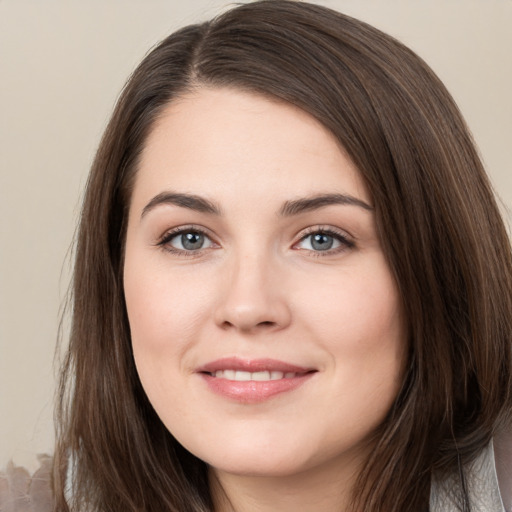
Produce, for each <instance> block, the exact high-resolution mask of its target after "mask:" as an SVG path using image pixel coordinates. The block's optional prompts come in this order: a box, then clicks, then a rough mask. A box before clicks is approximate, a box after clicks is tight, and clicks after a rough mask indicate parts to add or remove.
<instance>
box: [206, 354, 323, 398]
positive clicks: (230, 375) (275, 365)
mask: <svg viewBox="0 0 512 512" xmlns="http://www.w3.org/2000/svg"><path fill="white" fill-rule="evenodd" d="M316 372H317V370H316V369H314V368H308V367H301V366H296V365H293V364H289V363H285V362H283V361H278V360H274V359H257V360H246V359H240V358H236V357H235V358H224V359H219V360H216V361H213V362H211V363H208V364H206V365H204V366H202V367H200V368H199V369H198V370H197V373H198V374H199V375H200V376H201V377H202V378H203V380H204V381H205V382H206V384H207V386H208V388H209V389H210V391H213V392H214V393H215V394H217V395H221V396H223V397H224V398H227V399H229V400H234V401H237V402H240V403H245V404H249V403H259V402H263V401H266V400H268V399H270V398H272V397H274V396H275V395H278V394H282V393H285V392H290V391H293V390H295V389H297V388H299V387H300V386H302V384H304V383H305V382H306V381H307V380H309V378H310V377H312V376H313V375H314V374H315V373H316Z"/></svg>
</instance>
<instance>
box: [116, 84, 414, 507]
mask: <svg viewBox="0 0 512 512" xmlns="http://www.w3.org/2000/svg"><path fill="white" fill-rule="evenodd" d="M169 191H172V192H173V193H180V194H193V195H194V196H199V197H201V198H205V199H207V200H208V201H210V202H211V203H213V204H214V205H215V206H216V207H218V209H219V210H220V214H214V213H211V212H207V211H197V210H196V209H193V208H191V207H190V204H189V205H188V206H186V205H183V204H182V205H181V206H180V205H177V204H172V203H171V202H168V201H167V202H159V201H158V200H155V199H154V198H155V197H160V198H161V197H162V194H163V193H167V192H169ZM326 193H328V194H333V193H337V194H343V195H345V196H349V197H351V198H353V199H354V198H355V199H356V200H357V201H360V203H358V204H327V205H323V206H318V205H317V207H315V208H313V207H312V208H310V209H306V210H303V211H300V212H298V213H297V212H296V213H293V214H290V212H288V213H289V214H288V215H282V209H283V205H284V204H286V202H289V201H294V200H297V199H300V198H306V197H307V198H311V197H313V196H317V195H320V194H326ZM357 201H355V202H356V203H357ZM352 203H354V201H352ZM191 225H192V226H193V229H192V231H194V230H198V229H201V230H203V231H204V232H205V233H206V235H205V238H204V243H203V245H202V246H201V248H199V249H194V250H186V248H184V246H183V243H182V238H181V235H176V234H175V233H174V232H173V233H174V234H169V232H170V231H172V230H175V228H180V227H184V228H187V229H189V228H190V226H191ZM322 230H323V231H334V232H335V233H336V235H334V236H333V238H329V236H331V235H328V238H326V239H324V240H327V241H328V242H331V241H332V242H333V246H332V248H331V249H328V250H320V249H318V246H316V245H313V239H312V237H311V233H317V234H318V233H319V232H322ZM173 236H174V238H172V237H173ZM162 241H163V242H162ZM180 244H181V245H180ZM324 246H325V245H324ZM324 246H322V247H324ZM124 286H125V297H126V305H127V310H128V317H129V322H130V328H131V334H132V343H133V351H134V357H135V362H136V365H137V370H138V372H139V376H140V379H141V382H142V384H143V386H144V389H145V391H146V393H147V395H148V397H149V400H150V401H151V403H152V404H153V406H154V408H155V410H156V411H157V413H158V415H159V416H160V418H161V420H162V421H163V423H164V424H165V425H166V426H167V428H168V429H169V431H170V432H171V433H172V434H173V435H174V436H175V437H176V438H177V439H178V440H179V441H180V442H181V443H182V444H183V445H184V446H185V447H186V448H187V449H188V450H190V451H191V452H192V453H194V454H195V455H196V456H197V457H199V458H200V459H202V460H204V461H205V462H207V463H208V464H209V465H210V467H211V482H212V491H213V496H214V501H215V502H216V510H218V511H228V510H234V509H236V510H237V511H238V512H243V511H246V510H251V511H256V510H257V511H267V510H269V511H270V510H272V511H274V512H275V511H292V510H293V511H296V510H301V511H313V510H323V511H329V510H338V511H339V510H345V508H343V507H346V506H347V503H348V501H349V498H350V490H351V488H352V485H353V483H354V479H355V477H356V476H357V474H358V472H359V470H360V468H361V466H362V464H364V460H365V458H366V457H367V454H368V450H370V449H371V435H372V433H373V432H374V431H375V429H376V427H377V426H378V425H379V424H380V423H381V422H382V421H383V419H384V417H385V415H386V413H387V412H388V411H389V408H390V406H391V405H392V403H393V400H394V399H395V397H396V394H397V392H398V389H399V387H400V383H401V376H402V368H403V362H404V350H405V333H404V328H403V321H402V315H401V305H400V301H399V297H398V292H397V286H396V283H395V282H394V280H393V277H392V275H391V272H390V269H389V267H388V265H387V262H386V259H385V257H384V255H383V252H382V249H381V245H380V243H379V239H378V236H377V233H376V226H375V218H374V212H373V209H372V207H371V198H370V196H369V194H368V191H367V190H366V187H365V185H364V183H363V181H362V179H361V177H360V175H359V172H358V170H357V169H356V168H355V166H354V165H353V164H352V162H351V161H350V160H349V159H348V158H347V156H346V154H345V153H344V151H343V149H342V148H341V147H340V145H339V144H338V143H337V141H336V140H335V138H334V137H333V136H332V134H331V133H330V132H329V131H327V130H326V129H325V128H324V127H323V126H322V125H321V124H320V123H318V122H317V121H316V120H315V119H314V118H312V117H311V116H310V115H308V114H306V113H305V112H303V111H301V110H299V109H297V108H296V107H294V106H292V105H288V104H286V103H281V102H277V101H273V100H269V99H268V98H265V97H262V96H258V95H256V94H250V93H247V92H241V91H237V90H232V89H223V88H220V89H209V88H200V89H197V90H195V91H194V92H193V93H189V94H187V95H184V96H182V97H181V98H180V99H179V100H175V101H174V102H172V103H171V104H169V105H168V106H167V108H166V109H165V111H164V113H163V115H161V116H160V117H159V120H158V121H157V123H156V124H155V126H154V128H153V130H152V132H151V133H150V135H149V138H148V141H147V144H146V146H145V149H144V151H143V153H142V157H141V161H140V166H139V169H138V173H137V176H136V180H135V185H134V189H133V195H132V200H131V205H130V212H129V222H128V229H127V240H126V253H125V268H124ZM234 356H236V357H240V358H244V359H248V360H252V359H259V358H272V359H276V360H279V361H285V362H288V363H291V364H295V365H299V366H301V367H307V368H312V369H314V370H315V372H314V373H313V374H312V375H311V376H310V378H308V379H307V380H306V381H305V383H303V384H302V385H301V386H299V387H298V388H296V389H293V390H291V391H288V392H284V393H280V394H277V395H275V396H272V397H270V398H268V399H265V400H263V401H259V402H256V403H244V402H241V401H238V400H234V399H232V398H230V397H226V396H223V395H219V394H217V393H214V392H213V391H212V390H211V389H210V388H209V386H208V385H207V384H206V383H205V379H204V378H203V376H202V375H201V374H200V373H198V370H197V369H198V368H200V367H201V366H202V365H204V364H206V363H208V362H211V361H214V360H217V359H220V358H224V357H234Z"/></svg>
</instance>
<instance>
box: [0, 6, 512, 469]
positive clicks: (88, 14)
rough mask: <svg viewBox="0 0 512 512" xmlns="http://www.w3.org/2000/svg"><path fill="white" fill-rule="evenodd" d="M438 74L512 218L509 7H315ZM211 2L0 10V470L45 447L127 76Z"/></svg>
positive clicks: (31, 461)
mask: <svg viewBox="0 0 512 512" xmlns="http://www.w3.org/2000/svg"><path fill="white" fill-rule="evenodd" d="M318 3H323V4H324V5H327V6H329V7H332V8H335V9H337V10H340V11H342V12H345V13H347V14H350V15H353V16H355V17H358V18H361V19H363V20H365V21H368V22H369V23H371V24H373V25H375V26H377V27H379V28H381V29H382V30H384V31H386V32H388V33H390V34H391V35H393V36H395V37H397V38H398V39H400V40H402V41H403V42H404V43H406V44H407V45H408V46H410V47H411V48H412V49H413V50H415V51H416V52H417V53H419V54H420V55H421V56H422V57H423V58H424V59H425V60H426V61H427V62H428V63H429V64H430V65H431V66H432V68H433V69H434V70H435V71H436V72H437V73H438V74H439V76H440V77H441V79H442V80H443V81H444V82H445V84H446V85H447V86H448V89H449V90H450V91H451V92H452V94H453V95H454V97H455V99H456V101H457V102H458V104H459V106H460V108H461V110H462V112H463V114H464V115H465V117H466V120H467V122H468V124H469V126H470V127H471V129H472V131H473V133H474V136H475V139H476V141H477V144H478V145H479V147H480V150H481V154H482V156H483V159H484V161H485V163H486V165H487V168H488V171H489V174H490V176H491V179H492V181H493V183H494V185H495V188H496V190H497V191H498V192H499V194H500V196H501V197H502V199H503V202H504V204H505V205H506V206H507V207H510V206H512V173H511V172H510V156H509V154H510V149H511V146H512V99H511V94H512V57H511V51H512V30H511V27H512V0H428V1H427V0H424V1H420V0H414V1H413V0H325V1H324V2H318ZM228 5H229V4H228V2H227V1H223V0H215V1H207V0H167V1H162V0H87V1H83V2H71V1H69V0H58V1H57V0H45V1H41V0H32V1H28V0H0V468H1V467H2V466H4V465H5V463H6V462H7V461H8V460H9V459H10V458H13V459H14V461H15V462H16V463H18V464H21V465H25V466H27V467H29V468H31V469H34V468H35V467H36V466H37V464H36V459H35V454H36V453H41V452H47V453H51V451H52V446H53V425H52V401H53V393H54V383H55V378H54V374H55V372H54V368H53V354H54V347H55V342H56V338H57V330H58V325H59V310H60V306H61V304H62V302H63V300H64V295H65V291H66V288H67V285H68V281H69V264H68V263H67V260H66V254H67V251H68V248H69V247H70V244H71V241H72V237H73V232H74V227H75V224H76V219H77V216H78V212H79V204H80V196H81V193H82V189H83V186H84V184H85V181H86V177H87V171H88V168H89V166H90V164H91V161H92V158H93V155H94V151H95V148H96V146H97V144H98V141H99V138H100V135H101V133H102V130H103V129H104V127H105V124H106V122H107V119H108V117H109V114H110V113H111V111H112V107H113V104H114V101H115V99H116V97H117V95H118V93H119V91H120V89H121V87H122V85H123V83H124V81H125V79H126V78H127V77H128V75H129V74H130V72H131V71H132V70H133V68H134V67H135V66H136V64H137V63H138V62H139V61H140V60H141V58H142V57H143V56H144V54H145V53H146V52H147V51H148V50H149V49H150V48H151V47H152V46H153V45H154V44H155V43H156V42H157V41H159V40H160V39H162V38H163V37H164V36H166V35H167V34H168V33H170V32H171V31H173V30H174V29H176V28H178V27H180V26H183V25H185V24H189V23H193V22H197V21H201V20H204V19H207V18H209V17H211V16H212V15H214V14H217V13H219V12H220V11H221V10H223V9H225V8H226V7H227V6H228Z"/></svg>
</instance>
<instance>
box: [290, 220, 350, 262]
mask: <svg viewBox="0 0 512 512" xmlns="http://www.w3.org/2000/svg"><path fill="white" fill-rule="evenodd" d="M312 235H326V236H330V237H332V238H334V239H335V240H336V241H338V242H339V243H340V246H339V247H336V248H334V249H327V250H325V251H314V250H311V249H297V250H305V251H308V252H309V253H310V254H311V256H313V257H315V258H321V257H324V256H333V255H336V254H340V253H342V252H344V251H347V250H349V249H353V248H354V247H355V245H356V244H355V243H354V242H353V241H352V240H350V239H349V238H348V236H347V234H346V233H344V232H343V231H338V230H336V229H334V228H332V227H328V228H327V227H322V226H312V227H310V228H307V229H306V230H305V232H304V233H302V235H301V237H300V239H299V241H298V242H296V243H295V244H294V247H295V246H297V245H298V244H300V243H301V242H303V241H305V240H307V238H309V237H310V236H312Z"/></svg>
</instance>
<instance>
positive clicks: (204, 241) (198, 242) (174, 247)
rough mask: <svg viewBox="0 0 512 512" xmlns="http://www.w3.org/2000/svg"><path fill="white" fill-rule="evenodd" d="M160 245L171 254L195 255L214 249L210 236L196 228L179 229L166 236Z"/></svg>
mask: <svg viewBox="0 0 512 512" xmlns="http://www.w3.org/2000/svg"><path fill="white" fill-rule="evenodd" d="M158 245H160V246H162V247H163V248H165V249H166V250H168V251H170V252H176V253H193V252H197V251H201V250H203V249H208V248H210V247H213V245H214V244H213V242H212V240H211V239H210V238H209V237H208V235H207V234H206V233H205V232H204V231H201V230H200V229H196V228H179V229H176V230H172V231H170V232H168V233H166V234H165V235H164V237H163V238H162V239H161V240H160V242H159V243H158Z"/></svg>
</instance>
